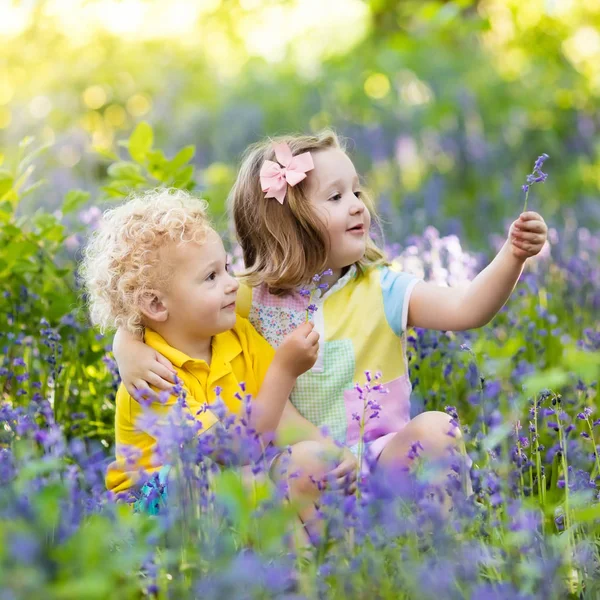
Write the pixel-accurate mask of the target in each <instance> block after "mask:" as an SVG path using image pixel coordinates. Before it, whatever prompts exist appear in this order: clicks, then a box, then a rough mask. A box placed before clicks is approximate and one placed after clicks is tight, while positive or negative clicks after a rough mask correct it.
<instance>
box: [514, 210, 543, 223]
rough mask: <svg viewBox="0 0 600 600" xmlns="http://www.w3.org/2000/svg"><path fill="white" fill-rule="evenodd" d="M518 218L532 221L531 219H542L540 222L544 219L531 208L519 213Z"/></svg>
mask: <svg viewBox="0 0 600 600" xmlns="http://www.w3.org/2000/svg"><path fill="white" fill-rule="evenodd" d="M519 219H520V220H521V221H533V220H538V221H542V222H543V221H544V219H543V218H542V215H540V214H539V213H536V212H534V211H533V210H528V211H527V212H524V213H521V214H520V215H519Z"/></svg>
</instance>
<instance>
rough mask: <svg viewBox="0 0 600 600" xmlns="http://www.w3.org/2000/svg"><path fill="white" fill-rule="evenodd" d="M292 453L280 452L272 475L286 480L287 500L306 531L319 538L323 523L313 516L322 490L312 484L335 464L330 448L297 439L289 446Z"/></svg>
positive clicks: (273, 477) (272, 469) (277, 478)
mask: <svg viewBox="0 0 600 600" xmlns="http://www.w3.org/2000/svg"><path fill="white" fill-rule="evenodd" d="M291 450H292V452H291V454H287V453H285V454H282V455H281V456H279V457H278V458H277V459H276V461H275V462H274V463H273V466H272V467H271V478H272V479H273V480H274V481H275V482H276V483H278V482H281V481H284V480H285V481H286V483H287V486H288V497H289V499H290V502H291V503H292V504H293V505H294V507H295V508H296V510H297V511H298V516H299V517H300V520H301V521H302V523H304V526H305V527H306V530H307V532H308V534H309V535H310V536H311V537H312V536H316V537H319V536H320V535H321V534H322V523H321V522H320V521H319V519H317V518H316V510H317V507H316V504H317V503H318V500H319V497H320V495H321V491H320V490H319V488H318V487H317V485H316V484H315V483H314V482H315V481H320V480H322V479H323V478H324V477H325V475H326V474H327V473H328V472H329V471H330V470H331V469H332V468H333V467H334V466H335V464H336V463H335V457H333V456H332V453H331V448H330V447H327V446H325V445H323V444H321V443H319V442H314V441H304V442H298V443H297V444H294V445H293V446H292V447H291Z"/></svg>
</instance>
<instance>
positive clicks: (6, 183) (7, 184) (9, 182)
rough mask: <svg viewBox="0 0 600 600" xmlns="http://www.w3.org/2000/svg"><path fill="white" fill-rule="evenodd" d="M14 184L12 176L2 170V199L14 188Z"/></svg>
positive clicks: (0, 178) (0, 171) (0, 180)
mask: <svg viewBox="0 0 600 600" xmlns="http://www.w3.org/2000/svg"><path fill="white" fill-rule="evenodd" d="M13 183H14V179H13V177H12V175H11V174H10V173H9V172H8V171H5V170H4V169H2V170H0V198H2V197H3V196H4V194H6V193H7V192H8V191H9V190H10V189H11V188H12V186H13Z"/></svg>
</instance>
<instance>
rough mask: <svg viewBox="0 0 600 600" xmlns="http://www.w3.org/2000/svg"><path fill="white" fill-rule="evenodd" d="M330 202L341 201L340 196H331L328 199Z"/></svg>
mask: <svg viewBox="0 0 600 600" xmlns="http://www.w3.org/2000/svg"><path fill="white" fill-rule="evenodd" d="M329 199H330V200H335V201H337V200H341V199H342V195H341V194H335V195H334V196H331V198H329Z"/></svg>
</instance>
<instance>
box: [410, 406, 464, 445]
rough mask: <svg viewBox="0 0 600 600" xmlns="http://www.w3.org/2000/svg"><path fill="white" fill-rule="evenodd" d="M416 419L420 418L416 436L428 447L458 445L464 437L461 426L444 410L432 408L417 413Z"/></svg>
mask: <svg viewBox="0 0 600 600" xmlns="http://www.w3.org/2000/svg"><path fill="white" fill-rule="evenodd" d="M414 420H415V421H417V420H418V423H415V425H416V429H417V431H416V432H415V435H414V437H415V438H416V439H418V440H419V441H420V442H421V444H422V445H423V446H425V447H426V448H427V446H429V447H431V446H435V447H438V448H448V447H450V446H456V445H457V444H459V443H460V440H461V439H462V433H461V431H460V427H458V426H457V424H456V421H454V420H453V418H452V417H451V416H450V415H448V414H446V413H444V412H441V411H438V410H430V411H427V412H424V413H421V414H420V415H417V416H416V417H415V419H414Z"/></svg>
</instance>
